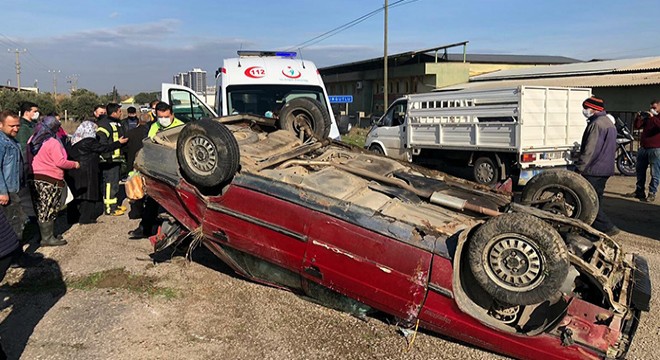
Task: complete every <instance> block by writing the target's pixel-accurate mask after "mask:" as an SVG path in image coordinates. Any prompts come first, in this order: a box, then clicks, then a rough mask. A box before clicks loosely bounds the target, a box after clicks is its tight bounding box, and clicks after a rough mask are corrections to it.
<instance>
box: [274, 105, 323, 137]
mask: <svg viewBox="0 0 660 360" xmlns="http://www.w3.org/2000/svg"><path fill="white" fill-rule="evenodd" d="M331 124H332V122H331V120H330V114H329V113H328V112H327V111H325V108H324V107H323V105H322V104H321V103H320V102H318V101H316V100H314V99H310V98H305V97H303V98H297V99H293V100H291V101H288V102H287V103H286V104H284V106H283V107H282V110H281V111H280V116H279V125H280V128H281V129H283V130H289V131H293V132H294V133H295V134H296V135H299V136H300V135H301V133H302V134H303V138H305V139H307V138H310V137H311V136H310V134H309V133H308V132H309V131H308V130H307V129H308V128H309V129H311V131H312V133H313V134H314V136H316V137H317V138H319V139H325V138H327V137H328V135H330V125H331Z"/></svg>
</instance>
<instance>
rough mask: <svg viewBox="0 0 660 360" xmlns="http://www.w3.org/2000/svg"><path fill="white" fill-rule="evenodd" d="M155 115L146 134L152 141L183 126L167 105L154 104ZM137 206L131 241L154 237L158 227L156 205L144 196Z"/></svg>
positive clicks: (130, 234)
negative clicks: (139, 217) (139, 215)
mask: <svg viewBox="0 0 660 360" xmlns="http://www.w3.org/2000/svg"><path fill="white" fill-rule="evenodd" d="M156 115H157V120H156V122H154V123H153V124H151V127H150V128H149V133H148V134H147V136H148V137H149V138H150V139H153V138H154V136H156V135H157V134H158V133H159V132H161V131H165V130H168V129H172V128H175V127H177V126H182V125H184V123H183V121H181V120H179V119H177V118H175V117H174V112H173V111H172V106H171V105H170V104H168V103H165V102H159V103H158V104H156ZM138 205H139V206H142V208H141V210H142V211H141V212H142V220H141V221H140V225H139V226H138V227H137V228H136V229H134V230H131V231H129V232H128V235H129V238H130V239H133V240H137V239H144V238H147V237H149V236H151V235H154V234H155V233H156V231H155V230H156V226H157V225H158V213H159V210H160V206H159V205H158V203H157V202H156V201H155V200H154V199H152V198H150V197H149V196H145V197H144V198H143V201H142V202H139V203H138Z"/></svg>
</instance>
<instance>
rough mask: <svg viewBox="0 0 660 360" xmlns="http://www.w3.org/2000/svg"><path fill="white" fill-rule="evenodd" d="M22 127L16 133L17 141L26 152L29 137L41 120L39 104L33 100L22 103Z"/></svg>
mask: <svg viewBox="0 0 660 360" xmlns="http://www.w3.org/2000/svg"><path fill="white" fill-rule="evenodd" d="M20 111H21V128H20V129H19V130H18V134H16V141H18V143H19V144H20V145H21V151H22V152H23V153H25V146H26V145H27V142H28V139H29V138H30V136H32V134H33V133H34V127H35V126H36V125H37V122H38V120H39V106H38V105H37V104H35V103H33V102H29V101H26V102H24V103H22V104H21V107H20Z"/></svg>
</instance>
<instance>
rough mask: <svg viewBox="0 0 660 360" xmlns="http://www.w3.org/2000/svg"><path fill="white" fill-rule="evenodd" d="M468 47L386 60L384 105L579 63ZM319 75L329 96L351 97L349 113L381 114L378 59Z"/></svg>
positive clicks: (322, 70)
mask: <svg viewBox="0 0 660 360" xmlns="http://www.w3.org/2000/svg"><path fill="white" fill-rule="evenodd" d="M467 43H468V42H467V41H466V42H461V43H456V44H450V45H445V46H439V47H435V48H431V49H424V50H418V51H410V52H404V53H400V54H394V55H390V56H388V57H387V59H388V93H389V94H388V104H389V103H391V102H392V101H393V100H395V99H397V98H398V97H400V96H402V95H405V94H413V93H423V92H429V91H432V90H435V89H438V88H442V87H446V86H450V85H456V84H461V83H467V82H468V81H469V80H470V78H471V77H475V76H477V75H479V74H484V73H493V72H495V71H498V70H505V69H511V70H523V69H524V68H533V67H537V66H544V67H546V66H547V65H556V64H572V63H577V62H579V61H580V60H576V59H571V58H567V57H562V56H531V55H497V54H467V53H466V51H465V50H466V46H467ZM455 47H462V48H463V53H462V54H449V53H448V52H447V51H448V49H450V48H455ZM319 72H320V73H321V75H322V77H323V82H324V83H325V85H326V88H327V90H328V93H329V94H330V95H352V96H353V103H352V104H351V105H350V108H349V112H350V113H351V114H354V113H355V112H363V113H364V114H365V115H369V114H382V113H383V110H384V107H383V98H384V96H383V88H384V86H383V85H384V82H383V57H379V58H373V59H368V60H363V61H357V62H352V63H346V64H340V65H334V66H328V67H324V68H320V69H319Z"/></svg>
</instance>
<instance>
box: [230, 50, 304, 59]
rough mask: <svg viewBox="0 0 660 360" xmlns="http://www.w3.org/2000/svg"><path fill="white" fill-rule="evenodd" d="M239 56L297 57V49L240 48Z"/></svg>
mask: <svg viewBox="0 0 660 360" xmlns="http://www.w3.org/2000/svg"><path fill="white" fill-rule="evenodd" d="M237 53H238V56H261V57H262V56H279V57H285V58H295V57H296V55H297V53H296V52H295V51H260V50H239V51H237Z"/></svg>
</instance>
